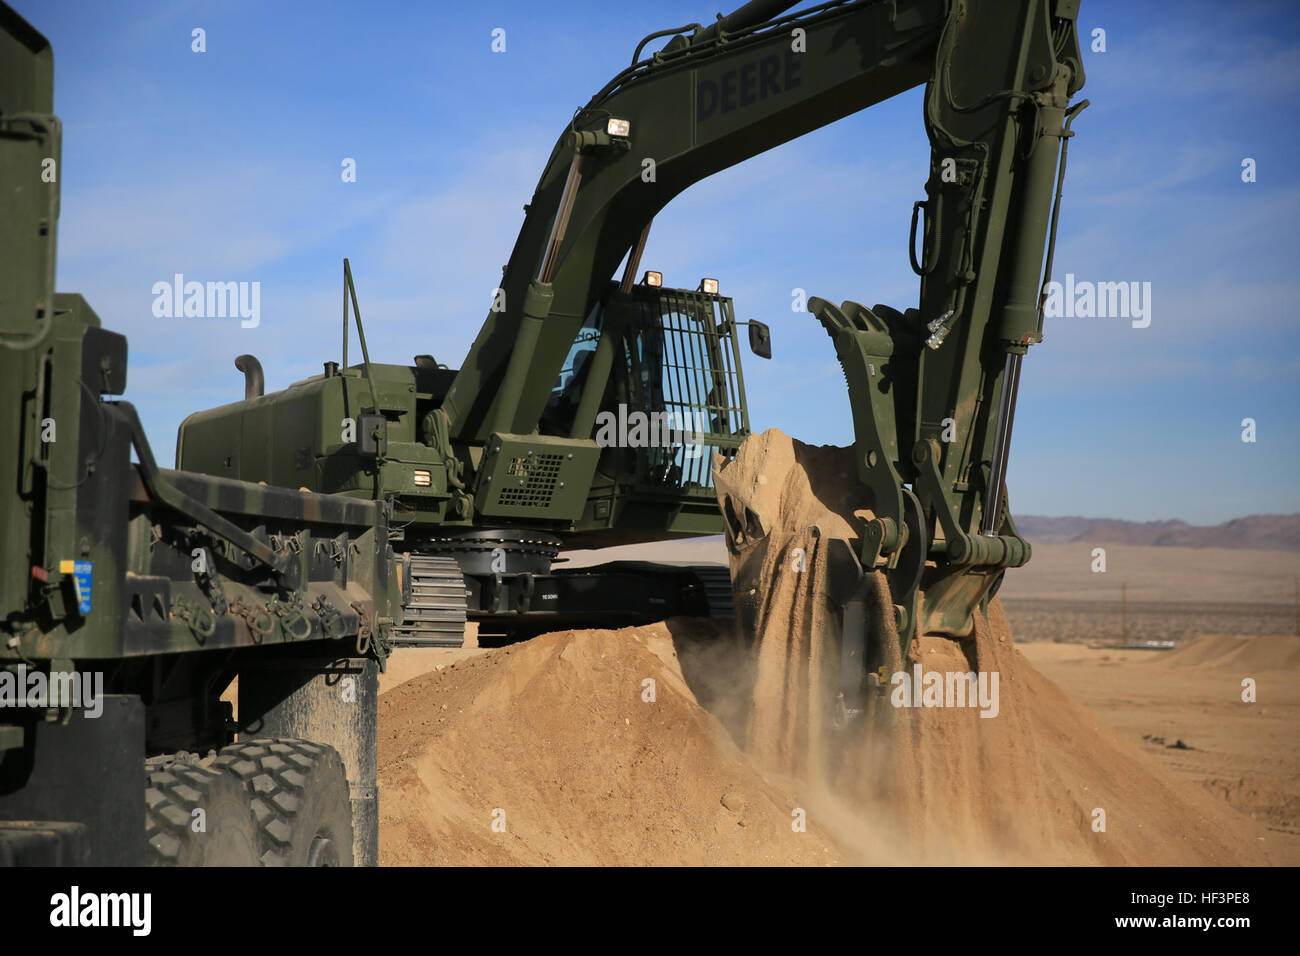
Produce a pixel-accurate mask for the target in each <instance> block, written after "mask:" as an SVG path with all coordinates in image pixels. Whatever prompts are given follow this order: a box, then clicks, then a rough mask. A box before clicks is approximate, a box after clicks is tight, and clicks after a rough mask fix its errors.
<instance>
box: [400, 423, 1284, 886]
mask: <svg viewBox="0 0 1300 956" xmlns="http://www.w3.org/2000/svg"><path fill="white" fill-rule="evenodd" d="M778 435H779V433H778ZM781 438H784V436H781ZM786 441H787V442H788V440H786ZM794 445H795V456H794V459H791V460H787V459H788V458H789V456H788V454H786V448H785V446H784V445H781V444H779V443H778V442H776V441H775V440H774V439H773V440H771V441H770V442H769V445H768V446H764V447H763V448H762V449H760V450H755V451H754V452H753V454H752V455H751V458H752V460H751V461H750V462H749V463H748V464H749V466H750V471H752V473H753V474H752V475H749V474H742V475H741V477H742V478H750V479H752V481H750V483H749V484H748V485H746V486H745V487H747V488H748V489H749V492H750V493H753V494H754V495H756V496H757V498H756V499H755V500H754V501H753V502H751V504H753V505H754V507H755V508H756V509H760V510H761V509H762V508H767V509H769V510H770V511H771V513H772V514H774V515H777V516H779V517H780V521H776V522H775V523H776V525H777V528H778V531H779V532H780V533H781V534H784V535H785V538H780V537H779V535H778V534H776V533H774V534H773V536H772V540H770V541H769V542H766V543H765V546H766V547H770V548H771V549H772V553H773V554H776V553H777V551H779V548H778V545H780V547H786V546H789V545H792V544H797V543H799V542H800V541H802V540H804V539H803V538H801V537H800V535H801V534H803V533H804V530H803V529H806V527H807V526H809V525H811V524H817V525H818V526H819V527H822V528H827V527H830V524H828V522H831V523H833V524H834V527H835V528H836V529H837V531H836V533H840V532H842V533H845V534H851V533H852V530H851V528H850V527H849V526H850V525H852V523H853V522H852V521H851V520H849V521H847V522H846V521H845V520H843V517H844V515H846V514H849V513H850V512H849V510H848V505H847V504H845V503H844V502H840V501H837V500H836V498H835V494H836V489H834V488H830V489H829V490H828V486H827V485H826V484H825V482H824V481H821V480H820V479H818V478H817V473H819V472H823V471H825V469H826V468H827V467H833V466H832V465H831V464H830V463H829V461H817V462H816V466H817V467H816V468H812V469H811V471H812V472H813V474H812V475H811V477H810V476H809V471H810V468H809V466H810V464H812V463H813V459H810V458H807V457H806V450H804V452H805V457H802V458H801V457H800V453H801V449H802V446H799V445H798V443H794ZM760 451H761V452H762V454H760ZM764 455H765V456H766V457H764ZM782 455H785V457H781V456H782ZM792 461H793V465H792V463H791V462H792ZM798 465H802V466H803V467H802V468H800V467H796V466H798ZM755 476H766V477H755ZM731 477H732V478H733V479H735V478H736V476H735V475H734V474H733V475H732V476H731ZM768 478H773V479H774V484H775V485H776V486H779V491H780V493H779V494H775V493H774V492H773V491H772V489H771V488H770V487H765V485H767V479H768ZM737 493H742V492H741V491H738V492H737ZM846 500H847V499H846ZM781 521H784V522H785V523H784V525H782V524H781ZM567 557H568V558H570V559H571V561H572V562H573V564H590V563H596V562H598V561H603V560H615V559H623V558H637V559H650V560H661V561H671V562H679V563H689V564H696V563H726V562H727V560H728V554H727V551H726V549H725V546H724V545H723V542H722V540H721V539H720V538H708V539H695V540H691V541H679V542H673V543H668V544H658V545H645V546H636V547H631V548H617V549H610V550H609V551H608V552H605V553H593V552H585V553H572V554H570V555H567ZM751 557H752V559H753V560H754V561H763V562H765V564H764V569H763V573H764V577H763V581H764V588H765V589H766V590H765V604H764V608H765V614H764V616H763V617H761V618H760V627H759V630H760V632H761V633H760V634H759V635H758V637H757V641H756V643H755V644H754V647H756V648H757V651H755V650H754V647H751V648H749V649H744V648H742V646H741V643H740V642H739V641H737V640H736V637H735V634H734V630H733V627H732V625H730V623H729V622H713V621H700V620H689V619H675V620H672V621H668V622H665V623H661V624H657V625H652V626H649V627H642V628H628V629H624V630H621V631H568V632H561V633H557V634H549V635H543V636H542V637H539V638H535V639H534V640H532V641H529V642H526V643H524V644H520V645H515V646H513V647H507V648H501V649H495V650H479V649H478V648H477V647H476V646H474V644H475V642H474V638H473V633H472V629H471V633H470V634H468V635H467V641H466V647H465V648H462V649H455V650H441V649H439V650H434V649H431V650H401V651H398V652H397V653H396V654H394V655H393V657H392V659H391V660H390V662H389V667H388V670H387V673H385V674H384V676H383V677H382V679H381V690H382V694H381V698H380V738H381V739H380V785H381V797H380V803H381V811H380V812H381V835H380V853H381V862H382V863H385V864H396V865H428V864H435V865H442V864H451V865H456V864H506V865H517V864H523V865H547V864H596V865H673V864H700V865H709V864H736V865H763V864H778V865H842V864H849V865H854V864H859V865H860V864H867V865H875V864H885V865H897V864H903V865H906V864H916V863H941V864H948V863H952V864H1029V865H1056V864H1088V865H1167V864H1172V865H1197V864H1203V865H1238V864H1258V863H1263V864H1280V865H1297V864H1300V637H1298V636H1296V633H1295V604H1294V590H1293V589H1294V581H1295V577H1296V575H1298V574H1300V555H1297V554H1295V553H1292V552H1281V551H1251V550H1244V549H1233V550H1228V549H1217V548H1185V547H1144V546H1136V545H1110V546H1107V547H1106V570H1105V572H1099V571H1094V570H1093V567H1095V566H1096V564H1095V555H1094V549H1093V547H1092V546H1091V545H1089V543H1088V542H1071V543H1052V544H1047V545H1042V546H1039V547H1036V548H1035V554H1034V558H1033V560H1032V561H1031V563H1030V564H1029V565H1028V566H1027V567H1025V568H1022V569H1016V570H1014V571H1012V572H1010V573H1009V574H1008V576H1007V579H1006V581H1005V584H1004V585H1003V588H1002V591H1001V593H1000V595H999V597H998V599H997V600H996V601H994V602H993V604H992V605H991V606H990V613H989V617H988V620H987V621H985V620H983V619H981V620H980V621H979V626H978V627H977V633H976V635H975V636H974V638H973V639H971V640H969V641H966V642H957V641H953V640H949V639H946V638H937V637H923V638H920V639H919V640H918V641H916V642H915V643H914V646H913V650H912V657H911V659H910V660H909V661H908V662H902V661H900V662H898V664H899V666H908V667H911V666H914V665H917V664H919V665H921V666H924V667H925V668H926V669H927V670H930V669H938V670H944V669H947V670H957V671H962V670H966V669H967V668H968V667H972V666H973V667H975V668H976V669H978V670H980V671H984V670H991V671H996V672H998V673H999V674H1000V676H1001V680H1002V684H1001V712H1000V717H1001V719H997V720H988V721H984V720H981V719H979V718H978V716H977V714H976V713H975V712H974V711H967V712H962V713H958V712H957V711H955V710H946V711H945V710H930V711H926V710H916V711H903V712H901V713H899V712H895V713H893V714H889V713H888V710H889V708H887V707H886V706H885V705H884V703H883V698H882V703H881V704H880V705H879V707H878V708H877V709H875V710H872V711H870V712H869V713H868V717H867V719H866V721H865V722H864V723H865V725H866V727H865V729H863V728H862V727H861V726H859V727H858V728H857V729H852V730H850V731H843V730H840V729H838V728H834V727H830V726H828V725H825V722H824V721H821V720H820V718H819V717H818V713H819V711H818V708H817V707H815V706H813V705H812V703H811V702H812V701H813V700H815V699H817V693H818V692H817V689H816V681H817V674H816V673H815V671H816V665H815V664H814V665H813V666H811V667H810V666H808V665H806V664H805V665H799V664H797V663H792V662H796V661H798V660H799V659H801V655H802V658H809V659H811V660H813V661H814V662H815V661H817V660H818V655H819V653H820V651H819V649H818V644H817V641H816V639H815V634H816V633H817V632H818V630H819V629H821V627H820V625H818V624H817V622H816V613H817V612H816V610H815V607H816V604H817V602H816V600H815V599H814V598H813V597H812V595H813V594H814V593H815V592H816V589H817V587H818V583H817V580H816V576H815V575H813V576H812V577H813V580H812V582H811V583H809V582H808V580H806V579H804V578H800V579H793V578H789V577H788V576H785V577H783V576H782V573H781V570H780V564H779V562H777V561H775V560H774V559H772V558H770V557H764V556H763V555H762V554H761V553H759V552H756V553H755V554H754V555H752V556H751ZM734 570H735V569H734V567H733V571H734ZM1121 585H1127V608H1126V610H1125V611H1122V610H1121V603H1122V599H1121V593H1122V588H1121ZM810 622H811V623H810ZM801 634H802V636H800V635H801ZM810 634H811V635H814V637H813V638H812V639H810V638H809V635H810ZM1125 637H1127V641H1128V642H1136V641H1143V640H1153V639H1158V640H1171V641H1175V642H1177V645H1178V646H1177V648H1176V649H1173V650H1164V651H1156V650H1125V649H1120V648H1119V645H1120V644H1121V643H1123V642H1124V639H1125ZM800 642H802V643H800ZM795 652H798V653H795ZM1243 696H1244V697H1245V699H1243Z"/></svg>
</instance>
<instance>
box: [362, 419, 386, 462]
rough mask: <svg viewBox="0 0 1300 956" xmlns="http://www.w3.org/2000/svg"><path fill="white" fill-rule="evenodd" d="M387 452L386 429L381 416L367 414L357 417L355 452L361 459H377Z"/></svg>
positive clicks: (384, 421)
mask: <svg viewBox="0 0 1300 956" xmlns="http://www.w3.org/2000/svg"><path fill="white" fill-rule="evenodd" d="M387 451H388V428H387V422H386V420H385V419H384V416H383V415H377V414H375V413H374V412H368V413H366V414H365V415H358V416H357V452H358V454H360V455H361V457H363V458H379V457H380V456H382V455H383V454H385V453H386V452H387Z"/></svg>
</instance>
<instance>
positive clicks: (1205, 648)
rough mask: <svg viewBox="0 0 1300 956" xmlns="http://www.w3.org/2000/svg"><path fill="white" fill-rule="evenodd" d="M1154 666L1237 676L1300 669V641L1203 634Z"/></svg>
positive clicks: (1270, 636)
mask: <svg viewBox="0 0 1300 956" xmlns="http://www.w3.org/2000/svg"><path fill="white" fill-rule="evenodd" d="M1151 663H1152V664H1158V665H1160V666H1164V667H1197V668H1203V669H1206V670H1210V669H1224V670H1230V671H1233V672H1241V673H1248V672H1250V671H1284V670H1297V669H1300V637H1292V636H1290V635H1280V634H1261V635H1241V634H1202V635H1201V636H1200V637H1197V638H1195V639H1194V640H1191V641H1188V642H1187V643H1186V644H1184V645H1183V646H1182V647H1179V648H1176V649H1175V650H1172V651H1169V652H1168V653H1165V654H1161V655H1160V656H1159V658H1157V659H1155V660H1153V661H1152V662H1151Z"/></svg>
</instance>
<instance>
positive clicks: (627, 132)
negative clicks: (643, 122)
mask: <svg viewBox="0 0 1300 956" xmlns="http://www.w3.org/2000/svg"><path fill="white" fill-rule="evenodd" d="M605 132H606V133H608V134H609V135H610V136H617V137H619V138H620V139H627V137H629V136H631V135H632V124H631V123H629V122H628V121H627V120H625V119H618V118H617V117H615V116H611V117H610V118H609V122H607V123H606V124H605Z"/></svg>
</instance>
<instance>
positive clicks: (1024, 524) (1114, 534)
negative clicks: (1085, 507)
mask: <svg viewBox="0 0 1300 956" xmlns="http://www.w3.org/2000/svg"><path fill="white" fill-rule="evenodd" d="M1016 528H1017V529H1018V530H1019V531H1020V533H1021V534H1022V535H1024V536H1025V537H1026V538H1028V539H1029V541H1030V542H1031V543H1033V544H1064V543H1067V542H1071V541H1080V542H1085V541H1086V542H1088V543H1089V544H1145V545H1156V546H1168V547H1181V548H1262V549H1266V550H1271V551H1300V514H1294V515H1248V516H1246V517H1245V518H1234V519H1233V520H1231V521H1225V522H1224V523H1223V524H1217V525H1213V526H1208V527H1207V526H1204V525H1192V524H1188V523H1187V522H1186V521H1118V520H1116V519H1114V518H1076V517H1070V518H1045V517H1042V516H1040V515H1025V516H1023V517H1017V518H1016Z"/></svg>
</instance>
